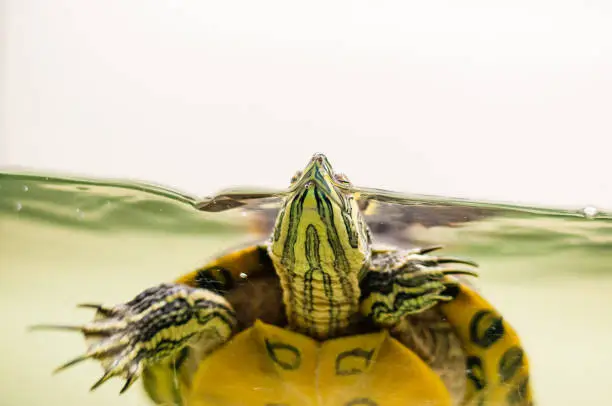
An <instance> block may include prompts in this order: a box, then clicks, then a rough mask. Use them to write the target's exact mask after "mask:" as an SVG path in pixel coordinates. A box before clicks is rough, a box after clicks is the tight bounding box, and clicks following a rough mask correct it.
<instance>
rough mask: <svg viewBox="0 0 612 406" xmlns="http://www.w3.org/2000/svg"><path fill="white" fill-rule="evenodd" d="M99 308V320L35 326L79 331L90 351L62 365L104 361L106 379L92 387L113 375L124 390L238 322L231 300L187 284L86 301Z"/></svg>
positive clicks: (224, 335)
mask: <svg viewBox="0 0 612 406" xmlns="http://www.w3.org/2000/svg"><path fill="white" fill-rule="evenodd" d="M80 307H87V308H93V309H95V310H96V315H95V317H94V320H93V321H91V322H89V323H86V324H84V325H82V326H63V325H40V326H34V328H36V329H41V328H43V329H60V330H72V331H80V332H82V333H83V335H84V336H85V340H86V342H87V346H88V348H87V351H86V352H85V354H83V355H81V356H79V357H77V358H75V359H73V360H71V361H69V362H67V363H65V364H63V365H62V366H60V367H59V368H57V369H56V371H61V370H64V369H66V368H68V367H70V366H72V365H75V364H77V363H79V362H81V361H84V360H87V359H96V360H98V361H100V363H101V364H102V366H103V368H104V374H103V375H102V377H101V378H100V379H99V380H98V381H97V382H96V383H95V384H94V385H93V386H92V388H91V389H92V390H94V389H96V388H97V387H98V386H100V385H101V384H103V383H104V382H106V381H107V380H108V379H109V378H112V377H114V376H121V377H123V378H125V385H124V386H123V388H122V389H121V393H123V392H125V391H126V390H127V389H128V388H129V387H130V386H131V385H132V384H133V383H134V381H135V380H136V379H138V377H139V376H140V374H141V373H142V371H143V369H144V368H145V367H146V366H147V365H151V364H155V363H156V362H158V361H160V360H162V359H165V358H167V357H169V356H172V355H176V354H177V353H178V352H179V351H180V350H181V349H183V348H184V347H185V346H186V345H188V344H189V343H191V342H193V341H195V340H196V339H197V338H199V337H202V335H206V339H207V340H210V341H211V343H210V345H211V346H214V345H220V344H222V343H224V342H225V341H227V340H228V339H229V338H230V337H231V335H232V333H233V332H234V328H235V326H236V317H235V314H234V311H233V309H232V307H231V306H230V304H229V303H228V302H227V301H226V300H225V299H224V298H223V297H222V296H219V295H217V294H215V293H213V292H210V291H207V290H204V289H196V288H192V287H189V286H186V285H179V284H162V285H159V286H155V287H152V288H149V289H146V290H145V291H143V292H142V293H140V294H139V295H138V296H136V297H135V298H134V299H132V300H131V301H129V302H127V303H123V304H119V305H115V306H104V305H96V304H82V305H80Z"/></svg>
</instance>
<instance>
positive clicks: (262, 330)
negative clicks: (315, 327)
mask: <svg viewBox="0 0 612 406" xmlns="http://www.w3.org/2000/svg"><path fill="white" fill-rule="evenodd" d="M188 399H189V401H188V404H189V405H194V406H222V405H223V406H226V405H227V406H229V405H233V406H238V405H245V406H247V405H291V406H314V405H326V406H327V405H329V406H332V405H333V406H336V405H338V406H374V405H403V406H410V405H414V406H417V405H418V406H420V405H431V406H450V405H451V398H450V395H449V393H448V391H447V390H446V387H445V386H444V384H443V383H442V381H441V379H440V378H439V377H438V375H436V374H435V373H434V372H433V371H432V370H431V369H430V368H429V367H428V366H427V364H425V362H423V360H421V359H420V358H419V357H418V356H417V355H416V354H415V353H414V352H412V351H411V350H409V349H408V348H406V347H405V346H404V345H402V344H401V343H400V342H398V341H397V340H396V339H394V338H392V337H391V336H390V335H389V334H388V333H387V332H385V331H383V332H377V333H371V334H361V335H355V336H348V337H343V338H337V339H332V340H327V341H324V342H317V341H315V340H313V339H311V338H309V337H306V336H304V335H302V334H298V333H295V332H291V331H288V330H285V329H283V328H280V327H276V326H273V325H270V324H266V323H263V322H260V321H257V322H255V324H254V325H253V326H252V327H250V328H249V329H247V330H245V331H243V332H241V333H239V334H238V335H236V336H235V337H234V338H232V340H231V341H230V342H229V343H228V344H227V345H225V346H224V347H222V348H221V349H219V350H217V351H215V352H213V353H212V354H211V355H210V356H208V357H207V358H205V359H204V360H203V361H202V362H201V364H200V366H199V368H198V370H197V372H196V374H195V376H194V383H193V387H192V389H191V392H190V394H189V395H188Z"/></svg>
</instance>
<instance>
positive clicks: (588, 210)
mask: <svg viewBox="0 0 612 406" xmlns="http://www.w3.org/2000/svg"><path fill="white" fill-rule="evenodd" d="M598 213H599V210H597V208H596V207H593V206H587V207H585V208H584V209H582V215H583V216H584V217H585V218H587V219H589V220H590V219H594V218H595V217H597V214H598Z"/></svg>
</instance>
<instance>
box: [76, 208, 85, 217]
mask: <svg viewBox="0 0 612 406" xmlns="http://www.w3.org/2000/svg"><path fill="white" fill-rule="evenodd" d="M76 212H77V217H78V218H79V220H80V219H82V218H83V217H85V213H83V212H82V211H81V209H78V208H77V209H76Z"/></svg>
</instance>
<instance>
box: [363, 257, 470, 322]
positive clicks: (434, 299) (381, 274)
mask: <svg viewBox="0 0 612 406" xmlns="http://www.w3.org/2000/svg"><path fill="white" fill-rule="evenodd" d="M439 248H440V247H432V248H423V249H416V250H411V251H384V252H381V253H378V254H376V255H375V256H374V257H373V259H372V265H371V267H370V268H369V269H368V270H367V272H366V274H365V276H364V278H363V280H362V281H361V284H360V285H361V291H362V295H361V313H362V314H363V315H364V316H365V317H367V318H369V319H370V320H372V321H373V322H374V324H376V325H378V326H380V327H385V328H392V327H394V326H397V325H398V324H399V323H400V322H401V320H403V319H404V318H405V316H408V315H411V314H416V313H421V312H423V311H425V310H427V309H430V308H431V307H433V306H435V305H436V304H437V303H439V302H444V301H449V300H452V298H453V297H452V296H451V295H449V294H445V291H446V290H447V289H449V288H452V287H453V286H455V285H457V283H459V282H458V281H457V280H456V279H454V278H451V277H450V275H472V276H477V274H476V273H475V272H473V271H471V270H467V269H460V268H456V267H447V266H444V265H445V264H465V265H470V266H477V265H476V264H475V263H473V262H471V261H466V260H462V259H458V258H452V257H441V256H440V257H439V256H433V255H428V254H429V253H430V252H432V251H434V250H436V249H439Z"/></svg>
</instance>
